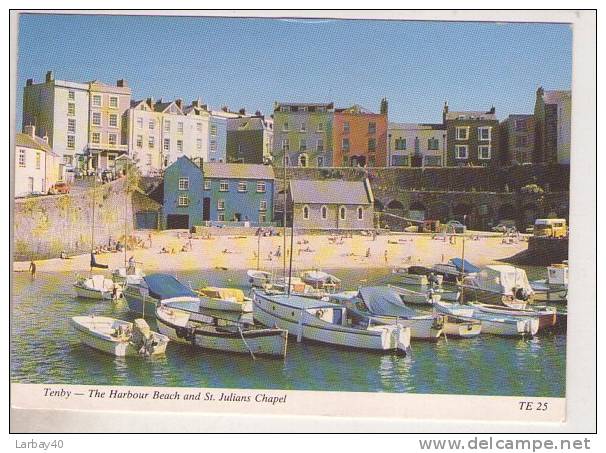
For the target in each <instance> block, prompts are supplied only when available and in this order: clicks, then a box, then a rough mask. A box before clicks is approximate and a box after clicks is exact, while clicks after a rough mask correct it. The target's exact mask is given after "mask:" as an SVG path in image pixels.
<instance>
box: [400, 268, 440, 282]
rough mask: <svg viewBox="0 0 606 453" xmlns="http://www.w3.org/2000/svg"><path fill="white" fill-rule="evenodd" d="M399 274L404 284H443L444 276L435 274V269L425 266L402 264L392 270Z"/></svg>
mask: <svg viewBox="0 0 606 453" xmlns="http://www.w3.org/2000/svg"><path fill="white" fill-rule="evenodd" d="M392 273H393V274H395V275H397V276H398V279H399V281H400V283H402V284H404V285H418V286H428V285H430V284H431V286H433V287H439V286H442V281H443V279H444V277H443V276H442V275H437V274H435V272H434V270H433V269H431V268H429V267H424V266H401V267H398V268H396V269H393V270H392Z"/></svg>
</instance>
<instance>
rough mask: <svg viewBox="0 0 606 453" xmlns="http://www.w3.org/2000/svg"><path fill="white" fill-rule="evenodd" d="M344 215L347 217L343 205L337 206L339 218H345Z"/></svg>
mask: <svg viewBox="0 0 606 453" xmlns="http://www.w3.org/2000/svg"><path fill="white" fill-rule="evenodd" d="M346 217H347V215H346V211H345V206H341V207H340V208H339V219H341V220H345V219H346Z"/></svg>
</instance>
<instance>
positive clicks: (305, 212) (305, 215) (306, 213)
mask: <svg viewBox="0 0 606 453" xmlns="http://www.w3.org/2000/svg"><path fill="white" fill-rule="evenodd" d="M303 218H304V219H305V220H309V206H307V205H305V206H303Z"/></svg>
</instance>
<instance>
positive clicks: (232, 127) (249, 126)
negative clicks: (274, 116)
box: [227, 116, 264, 131]
mask: <svg viewBox="0 0 606 453" xmlns="http://www.w3.org/2000/svg"><path fill="white" fill-rule="evenodd" d="M263 129H264V124H263V118H261V117H259V116H251V117H242V118H232V119H230V120H229V121H228V122H227V130H228V131H250V130H263Z"/></svg>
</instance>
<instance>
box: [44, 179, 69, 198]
mask: <svg viewBox="0 0 606 453" xmlns="http://www.w3.org/2000/svg"><path fill="white" fill-rule="evenodd" d="M48 193H49V195H57V194H64V193H69V184H67V183H66V182H58V183H56V184H55V185H54V186H52V187H51V188H50V189H48Z"/></svg>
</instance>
